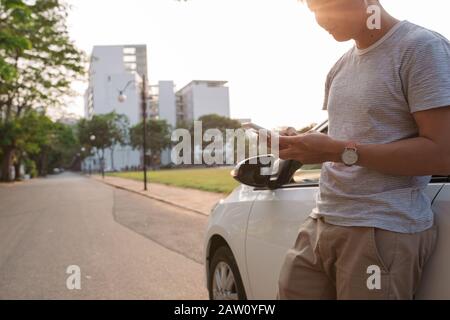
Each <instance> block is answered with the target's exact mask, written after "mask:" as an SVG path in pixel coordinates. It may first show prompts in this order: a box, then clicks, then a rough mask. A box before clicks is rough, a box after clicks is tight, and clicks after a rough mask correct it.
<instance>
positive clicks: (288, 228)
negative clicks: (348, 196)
mask: <svg viewBox="0 0 450 320" xmlns="http://www.w3.org/2000/svg"><path fill="white" fill-rule="evenodd" d="M319 176H320V167H317V166H316V167H314V166H310V167H304V168H302V169H300V170H298V171H297V173H296V175H295V177H294V182H295V183H293V184H290V185H286V186H284V187H283V188H281V189H277V190H260V191H258V195H257V197H256V199H255V201H254V203H253V207H252V210H251V212H250V216H249V221H248V225H247V238H246V246H245V247H246V258H247V270H248V272H247V275H248V279H249V283H250V288H251V291H252V294H251V295H249V296H250V297H252V298H254V299H274V298H275V297H276V290H277V287H278V275H279V272H280V270H281V266H282V263H283V261H284V257H285V255H286V252H287V250H288V249H289V248H290V247H292V246H293V244H294V242H295V239H296V238H297V232H298V229H299V227H300V225H301V223H302V222H303V221H304V220H305V219H306V218H307V217H308V216H309V214H310V212H311V210H312V209H313V208H314V206H315V195H316V193H317V188H318V179H319Z"/></svg>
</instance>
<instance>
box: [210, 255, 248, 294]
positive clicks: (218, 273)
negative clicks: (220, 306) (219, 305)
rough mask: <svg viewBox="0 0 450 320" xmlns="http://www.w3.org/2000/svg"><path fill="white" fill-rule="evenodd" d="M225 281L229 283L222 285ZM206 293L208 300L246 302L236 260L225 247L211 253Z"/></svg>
mask: <svg viewBox="0 0 450 320" xmlns="http://www.w3.org/2000/svg"><path fill="white" fill-rule="evenodd" d="M230 272H231V275H230ZM216 277H217V278H216ZM231 277H232V278H231ZM219 279H223V280H225V281H223V280H222V281H221V280H219ZM226 280H229V282H227V285H224V283H225V282H226ZM208 292H209V299H210V300H247V295H246V294H245V289H244V285H243V284H242V278H241V275H240V273H239V268H238V267H237V264H236V260H235V259H234V256H233V253H232V252H231V250H230V248H228V247H226V246H222V247H219V248H218V249H217V250H216V251H215V252H214V253H213V257H212V259H211V263H210V265H209V278H208Z"/></svg>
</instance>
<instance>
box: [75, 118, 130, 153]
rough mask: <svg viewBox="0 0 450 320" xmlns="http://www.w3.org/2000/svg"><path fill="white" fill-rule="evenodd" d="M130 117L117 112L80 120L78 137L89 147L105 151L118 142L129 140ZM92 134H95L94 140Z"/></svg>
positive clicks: (82, 143) (122, 142)
mask: <svg viewBox="0 0 450 320" xmlns="http://www.w3.org/2000/svg"><path fill="white" fill-rule="evenodd" d="M127 128H128V119H127V117H126V116H125V115H122V114H117V113H115V112H111V113H107V114H99V115H94V116H93V117H92V119H81V120H80V121H79V122H78V139H79V141H80V143H81V145H83V146H85V147H87V148H96V149H97V150H100V151H102V157H103V153H104V151H105V150H106V149H108V148H111V147H112V146H114V145H116V144H125V143H126V142H127ZM91 136H95V139H94V140H92V139H91Z"/></svg>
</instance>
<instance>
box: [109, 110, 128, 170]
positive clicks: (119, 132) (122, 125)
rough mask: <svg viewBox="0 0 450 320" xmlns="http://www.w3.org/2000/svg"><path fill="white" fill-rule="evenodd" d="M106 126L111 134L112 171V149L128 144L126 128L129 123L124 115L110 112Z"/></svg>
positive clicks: (112, 156) (112, 163) (112, 162)
mask: <svg viewBox="0 0 450 320" xmlns="http://www.w3.org/2000/svg"><path fill="white" fill-rule="evenodd" d="M108 123H109V124H108V125H109V130H110V133H111V140H112V144H111V147H110V150H111V168H112V169H113V170H114V169H115V168H114V149H115V148H116V146H117V145H121V146H125V145H126V144H127V143H128V128H129V126H130V121H129V120H128V117H127V116H126V115H124V114H118V113H116V112H111V113H109V114H108Z"/></svg>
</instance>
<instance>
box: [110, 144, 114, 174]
mask: <svg viewBox="0 0 450 320" xmlns="http://www.w3.org/2000/svg"><path fill="white" fill-rule="evenodd" d="M111 170H113V171H114V146H112V147H111Z"/></svg>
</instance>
